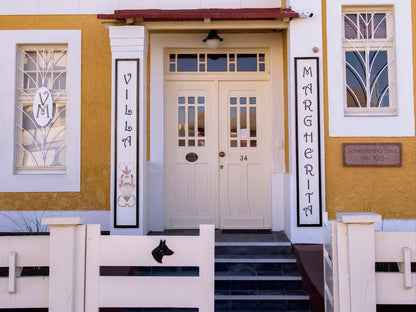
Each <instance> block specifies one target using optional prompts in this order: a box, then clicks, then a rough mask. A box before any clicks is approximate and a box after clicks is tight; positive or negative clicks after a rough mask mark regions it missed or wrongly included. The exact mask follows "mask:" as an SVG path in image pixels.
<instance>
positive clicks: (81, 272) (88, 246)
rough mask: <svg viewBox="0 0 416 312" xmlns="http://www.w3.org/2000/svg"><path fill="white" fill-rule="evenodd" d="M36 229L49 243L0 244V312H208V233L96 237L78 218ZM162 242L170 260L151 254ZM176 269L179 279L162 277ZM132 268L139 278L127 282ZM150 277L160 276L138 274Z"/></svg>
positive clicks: (96, 230)
mask: <svg viewBox="0 0 416 312" xmlns="http://www.w3.org/2000/svg"><path fill="white" fill-rule="evenodd" d="M42 222H43V223H44V224H46V225H48V226H49V227H50V235H49V236H36V235H34V236H29V235H28V236H3V237H0V309H5V308H48V309H49V311H57V312H58V311H59V312H65V311H88V312H89V311H99V308H106V307H120V308H150V307H152V308H153V307H154V308H197V309H199V311H201V312H213V311H214V226H213V225H201V226H200V235H199V236H166V237H162V236H107V235H101V230H100V226H99V225H83V224H82V223H83V220H82V219H81V218H59V219H43V220H42ZM161 242H163V243H164V244H165V245H166V246H168V248H169V249H170V250H171V251H173V253H172V254H171V255H165V256H164V257H162V258H159V257H158V255H157V254H156V253H155V256H154V255H153V254H152V252H153V251H154V250H155V248H156V247H158V246H159V245H161ZM157 251H159V249H158V250H157ZM175 267H177V268H179V270H178V272H179V273H175V274H171V273H167V274H168V276H166V269H169V268H175ZM132 268H135V269H136V270H137V268H138V270H139V271H138V274H125V272H126V271H129V270H131V269H132ZM149 270H150V271H152V270H153V271H155V272H158V271H162V272H163V270H165V273H164V274H165V276H157V275H158V274H144V273H146V272H149ZM25 271H28V272H29V274H25ZM120 272H122V273H120ZM123 272H124V273H123ZM143 272H144V273H143ZM168 272H169V270H168ZM181 272H182V273H181ZM190 272H191V273H190ZM136 273H137V272H136ZM169 274H171V275H170V276H169ZM26 275H30V276H26ZM35 275H37V276H35ZM126 275H128V276H126ZM135 275H136V276H135Z"/></svg>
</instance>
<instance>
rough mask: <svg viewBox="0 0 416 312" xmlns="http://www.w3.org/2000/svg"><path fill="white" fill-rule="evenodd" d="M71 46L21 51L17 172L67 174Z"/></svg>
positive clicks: (17, 117)
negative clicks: (69, 54) (68, 84)
mask: <svg viewBox="0 0 416 312" xmlns="http://www.w3.org/2000/svg"><path fill="white" fill-rule="evenodd" d="M67 56H68V49H67V46H56V47H52V46H31V47H26V46H21V47H19V48H18V65H17V88H16V89H17V101H16V131H17V133H16V159H15V166H16V171H17V172H22V171H27V170H30V169H38V170H45V169H48V170H54V171H65V170H66V105H67V86H66V80H67V79H66V78H67Z"/></svg>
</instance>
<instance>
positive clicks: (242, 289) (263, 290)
mask: <svg viewBox="0 0 416 312" xmlns="http://www.w3.org/2000/svg"><path fill="white" fill-rule="evenodd" d="M299 289H302V281H215V294H216V295H285V294H293V293H297V292H298V290H299Z"/></svg>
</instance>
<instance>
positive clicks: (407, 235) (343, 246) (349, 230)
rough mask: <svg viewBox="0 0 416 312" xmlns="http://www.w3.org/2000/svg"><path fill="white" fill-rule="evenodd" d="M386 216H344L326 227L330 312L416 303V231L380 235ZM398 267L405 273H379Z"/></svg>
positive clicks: (326, 281)
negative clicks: (382, 266) (383, 267)
mask: <svg viewBox="0 0 416 312" xmlns="http://www.w3.org/2000/svg"><path fill="white" fill-rule="evenodd" d="M380 221H381V216H380V215H378V214H374V213H342V214H337V220H336V221H332V222H328V223H326V224H325V226H324V272H325V311H327V312H329V311H331V312H332V311H335V312H347V311H348V312H350V311H351V312H355V311H372V312H375V311H376V305H377V304H404V305H405V304H409V305H411V304H413V305H414V304H416V273H412V272H411V262H416V229H415V231H414V232H382V231H374V223H375V222H380ZM376 263H397V264H398V267H399V272H376Z"/></svg>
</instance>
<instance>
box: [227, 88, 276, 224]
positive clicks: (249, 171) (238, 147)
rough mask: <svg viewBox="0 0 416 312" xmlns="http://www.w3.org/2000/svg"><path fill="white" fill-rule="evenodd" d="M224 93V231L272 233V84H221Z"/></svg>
mask: <svg viewBox="0 0 416 312" xmlns="http://www.w3.org/2000/svg"><path fill="white" fill-rule="evenodd" d="M219 90H220V91H219V115H220V124H219V147H220V151H222V152H224V153H225V156H224V157H219V167H220V174H219V194H220V195H219V199H220V200H219V214H220V227H221V228H270V227H271V223H270V170H269V168H270V167H269V163H270V142H269V141H270V134H269V116H270V114H269V98H268V88H267V83H265V82H252V81H250V82H243V81H238V82H234V81H233V82H221V83H220V85H219ZM260 121H261V122H260Z"/></svg>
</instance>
